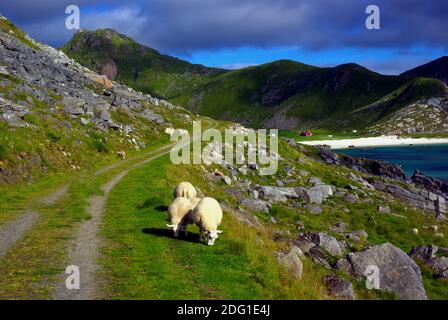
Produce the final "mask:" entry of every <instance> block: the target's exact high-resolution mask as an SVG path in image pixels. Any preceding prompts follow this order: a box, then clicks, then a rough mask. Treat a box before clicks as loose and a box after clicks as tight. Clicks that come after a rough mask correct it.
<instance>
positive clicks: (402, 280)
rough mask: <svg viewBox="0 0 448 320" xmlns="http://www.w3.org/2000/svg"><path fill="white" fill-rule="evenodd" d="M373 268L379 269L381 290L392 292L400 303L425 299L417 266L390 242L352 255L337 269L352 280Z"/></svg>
mask: <svg viewBox="0 0 448 320" xmlns="http://www.w3.org/2000/svg"><path fill="white" fill-rule="evenodd" d="M372 265H373V266H377V267H378V268H379V277H380V279H379V280H380V281H379V285H380V289H384V290H389V291H392V292H394V293H395V294H397V295H398V297H400V298H401V299H403V300H426V299H428V297H427V295H426V291H425V288H424V286H423V280H422V275H421V272H420V269H419V267H418V266H417V264H416V263H415V262H414V261H413V260H412V259H411V258H410V257H409V256H408V255H407V254H406V253H405V252H403V250H401V249H399V248H397V247H395V246H393V245H392V244H390V243H384V244H381V245H375V246H372V247H369V248H368V249H366V250H364V251H359V252H355V253H351V254H349V255H347V257H346V258H345V259H342V260H339V261H338V263H337V265H336V266H337V267H338V268H339V269H343V270H345V271H346V272H348V273H350V274H351V275H353V276H355V277H364V276H365V274H364V273H365V272H366V270H367V267H368V266H372Z"/></svg>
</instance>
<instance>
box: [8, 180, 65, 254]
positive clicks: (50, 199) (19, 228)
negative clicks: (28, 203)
mask: <svg viewBox="0 0 448 320" xmlns="http://www.w3.org/2000/svg"><path fill="white" fill-rule="evenodd" d="M67 191H68V185H64V186H63V187H61V188H59V189H57V190H56V191H55V192H53V193H52V194H50V195H49V196H47V197H44V198H41V199H40V200H38V201H37V202H38V203H39V204H40V205H43V206H51V205H53V204H55V203H56V202H57V201H58V200H59V199H60V198H61V197H63V196H64V195H65V193H66V192H67ZM39 218H40V215H39V213H38V212H36V211H34V210H31V209H27V210H25V212H24V213H23V214H21V215H20V216H19V217H17V218H16V219H15V220H13V221H10V222H7V223H6V224H5V225H4V226H3V227H2V228H1V229H0V259H1V258H3V257H4V256H5V255H6V254H7V253H8V251H9V250H10V249H11V248H12V247H14V245H15V244H16V243H17V241H19V240H20V239H22V237H23V236H24V235H25V234H26V233H27V232H28V230H30V229H31V228H32V227H33V226H34V225H35V224H36V223H37V222H38V221H39Z"/></svg>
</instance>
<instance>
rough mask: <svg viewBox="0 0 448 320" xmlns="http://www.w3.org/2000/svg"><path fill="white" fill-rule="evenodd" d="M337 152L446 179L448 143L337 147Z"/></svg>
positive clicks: (410, 173)
mask: <svg viewBox="0 0 448 320" xmlns="http://www.w3.org/2000/svg"><path fill="white" fill-rule="evenodd" d="M334 151H335V152H337V153H344V154H347V155H350V156H355V157H363V158H368V159H374V160H384V161H388V162H391V163H395V164H398V165H400V166H401V167H402V168H403V170H404V171H405V172H406V174H407V175H412V174H413V173H414V170H415V169H418V170H420V171H422V172H423V173H424V174H426V175H428V176H432V177H434V178H438V179H442V180H446V181H448V144H438V145H414V146H399V147H373V148H359V149H358V148H356V149H338V150H334Z"/></svg>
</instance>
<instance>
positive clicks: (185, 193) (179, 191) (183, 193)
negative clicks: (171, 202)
mask: <svg viewBox="0 0 448 320" xmlns="http://www.w3.org/2000/svg"><path fill="white" fill-rule="evenodd" d="M196 195H197V191H196V188H195V187H194V186H193V185H192V184H191V183H190V182H185V181H184V182H181V183H179V184H178V185H177V187H176V188H174V191H173V196H174V199H176V198H178V197H184V198H187V199H190V200H194V198H196Z"/></svg>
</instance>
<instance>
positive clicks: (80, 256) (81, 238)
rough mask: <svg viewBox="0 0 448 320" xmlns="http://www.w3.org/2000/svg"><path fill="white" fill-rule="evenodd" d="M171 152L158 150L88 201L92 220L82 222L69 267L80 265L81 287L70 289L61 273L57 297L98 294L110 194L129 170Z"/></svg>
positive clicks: (87, 297) (82, 297)
mask: <svg viewBox="0 0 448 320" xmlns="http://www.w3.org/2000/svg"><path fill="white" fill-rule="evenodd" d="M164 149H166V148H165V147H164V148H160V149H158V150H155V151H153V153H157V152H159V151H160V150H164ZM169 152H171V150H168V151H164V152H162V153H158V154H156V155H154V156H152V157H150V158H148V159H145V160H143V161H141V162H139V163H136V164H133V165H132V166H130V167H129V168H128V169H126V170H124V171H122V172H120V173H119V174H117V175H116V176H115V177H114V178H113V179H112V180H110V181H109V182H108V183H106V184H105V185H104V186H103V187H102V188H101V191H103V193H104V195H103V196H95V197H93V198H91V199H90V200H89V203H90V206H89V208H88V209H87V212H88V213H89V214H90V215H91V219H90V220H87V221H85V222H83V223H82V224H81V226H80V227H79V229H78V233H77V235H76V238H75V239H74V241H73V242H72V243H71V244H70V245H69V248H68V264H67V266H69V265H74V266H77V267H78V268H79V273H80V277H79V282H80V288H79V289H73V290H69V289H67V287H66V284H65V281H66V277H67V276H68V275H67V274H62V275H61V276H60V277H59V279H58V281H59V282H58V285H57V286H56V291H55V295H54V298H55V299H56V300H92V299H94V298H95V297H96V296H97V294H98V293H99V286H98V283H97V281H96V277H95V274H96V271H97V270H98V267H99V265H98V257H99V247H100V245H101V240H100V239H99V236H98V232H99V229H100V224H101V221H102V215H103V213H104V210H105V207H106V202H107V198H108V196H109V193H110V191H111V190H112V189H113V188H114V187H115V186H116V185H117V184H118V183H119V182H120V181H121V180H122V179H123V178H124V177H125V176H126V175H127V174H128V173H129V171H131V170H132V169H134V168H137V167H140V166H142V165H144V164H147V163H149V162H150V161H152V160H154V159H157V158H159V157H162V156H164V155H166V154H168V153H169Z"/></svg>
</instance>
